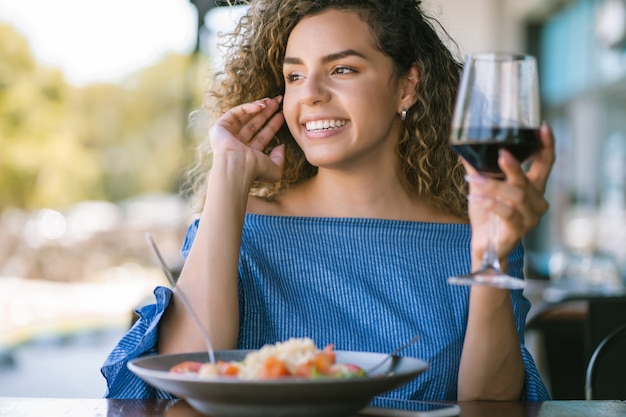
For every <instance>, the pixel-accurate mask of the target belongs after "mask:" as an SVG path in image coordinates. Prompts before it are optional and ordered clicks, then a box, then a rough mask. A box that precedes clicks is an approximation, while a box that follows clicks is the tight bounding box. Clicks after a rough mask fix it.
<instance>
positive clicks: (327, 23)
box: [283, 9, 403, 169]
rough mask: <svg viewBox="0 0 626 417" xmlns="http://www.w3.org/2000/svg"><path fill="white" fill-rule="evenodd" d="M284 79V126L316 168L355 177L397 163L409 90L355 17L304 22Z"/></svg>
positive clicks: (330, 14) (291, 45)
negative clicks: (357, 171)
mask: <svg viewBox="0 0 626 417" xmlns="http://www.w3.org/2000/svg"><path fill="white" fill-rule="evenodd" d="M283 74H284V76H285V83H286V84H285V85H286V87H285V96H284V103H283V112H284V115H285V120H286V122H287V125H288V126H289V129H290V130H291V132H292V134H293V136H294V137H295V139H296V141H297V142H298V144H299V145H300V147H301V148H302V150H303V151H304V153H305V155H306V157H307V159H308V161H309V162H310V163H311V164H312V165H315V166H318V167H320V168H321V167H329V168H335V169H351V168H354V167H357V166H363V164H367V163H370V164H371V163H379V162H380V161H381V158H382V159H388V158H390V157H395V156H394V155H395V145H396V143H397V141H398V139H399V135H400V118H399V116H398V113H399V112H400V110H401V109H402V107H403V105H402V101H401V98H402V96H403V87H402V85H403V84H402V83H401V82H400V81H399V80H398V78H397V77H396V76H395V75H394V72H393V63H392V61H391V59H390V58H389V57H387V56H386V55H384V54H383V53H382V52H380V51H379V50H378V49H376V47H375V42H374V39H373V37H372V34H371V32H370V30H369V27H368V25H367V24H366V23H364V22H363V21H361V20H360V18H359V17H358V15H357V14H356V13H353V12H347V11H338V10H334V9H330V10H328V11H325V12H323V13H321V14H318V15H314V16H310V17H307V18H305V19H303V20H302V21H300V22H299V23H298V24H297V25H296V26H295V28H294V29H293V31H292V32H291V35H290V37H289V40H288V43H287V50H286V53H285V61H284V66H283Z"/></svg>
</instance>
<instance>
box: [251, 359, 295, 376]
mask: <svg viewBox="0 0 626 417" xmlns="http://www.w3.org/2000/svg"><path fill="white" fill-rule="evenodd" d="M290 375H291V373H289V370H288V369H287V367H286V366H285V364H284V363H283V361H281V360H280V359H278V358H277V357H275V356H270V357H269V358H267V360H266V361H265V363H264V364H263V369H261V374H260V375H259V377H260V379H277V378H282V377H285V376H290Z"/></svg>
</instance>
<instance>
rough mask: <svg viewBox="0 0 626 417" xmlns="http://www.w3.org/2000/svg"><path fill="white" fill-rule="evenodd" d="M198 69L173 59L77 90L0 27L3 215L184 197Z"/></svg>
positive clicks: (191, 61)
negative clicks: (13, 210) (153, 195)
mask: <svg viewBox="0 0 626 417" xmlns="http://www.w3.org/2000/svg"><path fill="white" fill-rule="evenodd" d="M200 64H202V62H201V61H199V60H198V59H197V58H196V57H193V56H183V55H171V56H167V57H165V58H164V59H163V60H162V61H161V62H159V63H158V64H157V65H155V66H153V67H150V68H147V69H145V70H143V71H141V72H140V73H138V74H135V75H133V76H132V77H130V78H129V79H128V80H126V81H125V82H124V83H121V84H95V85H90V86H87V87H82V88H78V87H75V86H72V85H69V84H68V83H67V82H66V81H65V80H64V78H63V75H62V74H61V73H60V72H59V71H58V70H54V69H49V68H42V67H40V66H39V65H37V63H36V62H35V60H34V58H33V56H32V53H31V51H30V49H29V46H28V44H27V42H26V40H25V39H24V38H23V37H21V36H20V35H19V34H18V33H17V32H15V31H14V29H13V28H12V27H11V26H8V25H2V24H0V190H1V191H0V210H2V209H4V208H7V207H18V208H24V209H35V208H39V207H53V208H62V207H66V206H68V205H71V204H74V203H76V202H79V201H82V200H89V199H104V200H108V201H119V200H122V199H125V198H128V197H132V196H135V195H139V194H144V193H149V192H177V191H178V187H179V184H180V180H181V177H182V173H183V170H184V168H185V167H186V166H187V165H188V163H189V158H190V155H191V153H192V148H193V146H194V144H193V143H192V141H191V139H190V138H189V136H188V135H187V117H188V114H189V112H190V111H191V110H193V108H195V107H198V106H199V104H200V101H201V93H202V91H201V87H202V86H201V85H199V83H197V78H198V77H196V74H197V73H198V71H199V68H200V66H201V65H200Z"/></svg>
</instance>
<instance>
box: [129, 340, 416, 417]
mask: <svg viewBox="0 0 626 417" xmlns="http://www.w3.org/2000/svg"><path fill="white" fill-rule="evenodd" d="M248 352H250V351H248V350H224V351H217V352H215V357H216V359H217V360H223V361H241V360H243V359H244V357H245V356H246V354H247V353H248ZM336 355H337V362H338V363H352V364H355V365H358V366H360V367H361V368H363V369H366V370H367V369H370V368H372V367H373V366H374V365H376V364H378V363H379V362H380V361H382V360H383V359H384V358H385V357H386V356H387V355H386V354H383V353H370V352H352V351H341V350H339V351H336ZM208 360H209V359H208V354H207V353H206V352H196V353H179V354H172V355H154V356H145V357H141V358H137V359H134V360H131V361H130V362H129V363H128V368H129V369H130V370H131V371H132V372H133V373H135V374H136V375H137V376H139V377H140V378H142V379H143V380H144V381H146V382H147V383H148V384H150V385H152V386H154V387H156V388H158V389H161V390H163V391H167V392H169V393H171V394H174V395H176V396H177V397H179V398H183V399H185V400H186V401H187V402H188V403H189V405H191V406H192V407H193V408H195V409H196V410H197V411H199V412H201V413H203V414H207V415H210V416H213V417H235V416H237V417H319V416H325V417H345V416H350V415H352V414H354V413H356V412H357V411H358V410H360V409H361V408H363V407H365V406H366V405H367V404H368V403H369V402H370V400H371V399H372V398H373V397H374V396H376V395H380V394H382V393H384V392H386V391H389V390H392V389H394V388H397V387H400V386H402V385H404V384H406V383H407V382H409V381H411V380H413V379H414V378H416V377H417V376H418V375H419V374H421V373H422V372H424V371H425V370H426V369H427V368H428V364H427V363H426V362H424V361H422V360H420V359H416V358H412V357H405V356H393V357H392V359H391V360H387V362H385V364H384V365H383V366H380V367H379V368H377V369H376V370H375V371H374V372H373V373H372V374H371V375H367V376H364V377H359V378H348V379H341V378H320V379H313V380H307V379H301V378H281V379H277V380H268V381H243V380H240V379H237V378H226V377H221V378H213V379H209V378H199V377H197V376H194V375H184V374H174V373H171V372H169V369H170V368H171V367H172V366H173V365H176V364H178V363H180V362H183V361H199V362H208Z"/></svg>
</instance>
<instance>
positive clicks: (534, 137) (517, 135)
mask: <svg viewBox="0 0 626 417" xmlns="http://www.w3.org/2000/svg"><path fill="white" fill-rule="evenodd" d="M461 138H462V139H461ZM451 143H452V149H453V150H454V151H455V152H456V153H457V154H459V155H460V156H462V157H463V158H464V159H465V160H466V161H467V162H469V163H470V164H471V165H472V166H473V167H474V168H476V170H477V171H479V172H480V173H481V174H484V175H488V176H493V177H502V176H503V174H502V171H501V170H500V167H499V166H498V150H499V149H501V148H504V149H506V150H507V151H509V152H511V154H512V155H513V156H514V157H515V158H516V159H517V160H518V161H520V162H524V161H525V160H526V159H528V158H529V157H531V156H532V155H533V154H534V153H535V152H537V151H538V150H539V148H540V147H541V140H540V137H539V129H538V128H537V129H528V128H491V127H484V128H483V127H470V128H468V129H453V131H452V141H451Z"/></svg>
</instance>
